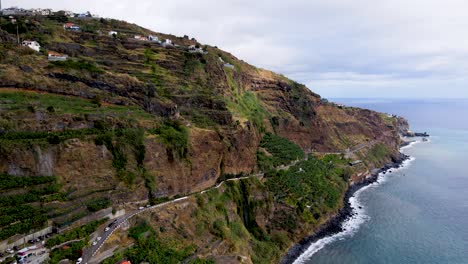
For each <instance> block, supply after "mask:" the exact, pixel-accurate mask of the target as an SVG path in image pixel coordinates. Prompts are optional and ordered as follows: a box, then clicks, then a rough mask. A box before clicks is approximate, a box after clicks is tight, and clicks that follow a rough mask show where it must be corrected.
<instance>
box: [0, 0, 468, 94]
mask: <svg viewBox="0 0 468 264" xmlns="http://www.w3.org/2000/svg"><path fill="white" fill-rule="evenodd" d="M1 1H2V6H3V7H4V8H5V7H9V6H19V7H23V8H32V7H40V8H46V7H48V8H52V9H55V10H59V9H66V10H71V11H74V12H84V11H88V10H89V11H91V13H94V14H98V15H99V16H101V17H111V18H115V19H122V20H126V21H129V22H133V23H137V24H139V25H141V26H144V27H146V28H149V29H152V30H154V31H157V32H163V33H171V34H175V35H178V36H183V35H189V36H190V37H195V38H196V39H197V40H198V41H199V42H201V43H203V44H209V45H213V46H218V47H219V48H221V49H223V50H225V51H228V52H230V53H232V54H234V55H235V56H236V57H238V58H239V59H242V60H244V61H246V62H248V63H250V64H253V65H255V66H257V67H261V68H265V69H269V70H273V71H275V72H278V73H281V74H284V75H286V76H287V77H289V78H291V79H294V80H296V81H298V82H301V83H304V84H306V85H307V86H308V87H309V88H310V89H311V90H313V91H314V92H317V93H319V94H321V95H322V96H323V97H325V98H346V97H354V98H384V97H385V98H389V97H395V98H468V15H467V10H468V1H466V0H352V1H351V0H320V1H319V0H287V1H285V0H255V1H253V0H229V1H228V0H197V1H187V0H185V1H183V0H165V1H162V0H76V1H64V0H1Z"/></svg>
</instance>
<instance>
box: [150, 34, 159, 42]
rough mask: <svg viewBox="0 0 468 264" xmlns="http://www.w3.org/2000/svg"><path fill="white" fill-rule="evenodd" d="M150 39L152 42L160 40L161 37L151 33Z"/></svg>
mask: <svg viewBox="0 0 468 264" xmlns="http://www.w3.org/2000/svg"><path fill="white" fill-rule="evenodd" d="M148 39H149V41H152V42H159V38H158V37H156V36H153V35H149V36H148Z"/></svg>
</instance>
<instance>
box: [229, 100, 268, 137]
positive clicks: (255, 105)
mask: <svg viewBox="0 0 468 264" xmlns="http://www.w3.org/2000/svg"><path fill="white" fill-rule="evenodd" d="M226 100H227V102H226V104H227V107H228V109H229V110H230V111H231V112H233V113H234V115H238V116H239V117H240V118H241V119H242V118H245V119H247V120H249V121H250V122H251V123H252V124H253V125H255V126H256V127H257V128H258V129H259V130H260V131H264V123H263V122H264V120H268V119H269V116H270V114H269V113H268V111H266V110H265V108H264V107H263V106H262V103H261V102H260V100H258V98H257V96H256V95H255V94H254V93H253V92H250V91H246V92H243V93H241V94H238V93H235V96H234V100H233V101H231V100H230V99H228V98H226Z"/></svg>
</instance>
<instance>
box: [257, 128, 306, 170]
mask: <svg viewBox="0 0 468 264" xmlns="http://www.w3.org/2000/svg"><path fill="white" fill-rule="evenodd" d="M260 147H262V148H264V149H265V150H266V151H268V153H269V154H270V155H267V154H266V153H265V152H263V151H258V152H257V161H258V162H257V163H258V166H259V167H260V169H261V170H263V171H266V170H269V169H273V168H275V167H278V166H280V165H286V164H289V163H291V162H292V161H295V160H300V159H303V158H304V151H302V149H301V148H300V147H299V146H297V145H296V144H294V143H293V142H291V141H289V140H288V139H286V138H282V137H279V136H276V135H273V134H269V133H267V134H266V135H265V136H264V137H263V138H262V141H261V142H260Z"/></svg>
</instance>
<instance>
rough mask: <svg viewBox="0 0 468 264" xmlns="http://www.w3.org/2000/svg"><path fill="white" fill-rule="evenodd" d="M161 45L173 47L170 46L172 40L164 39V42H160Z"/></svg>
mask: <svg viewBox="0 0 468 264" xmlns="http://www.w3.org/2000/svg"><path fill="white" fill-rule="evenodd" d="M162 45H163V47H167V46H173V45H172V40H170V39H166V40H164V41H163V42H162Z"/></svg>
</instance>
